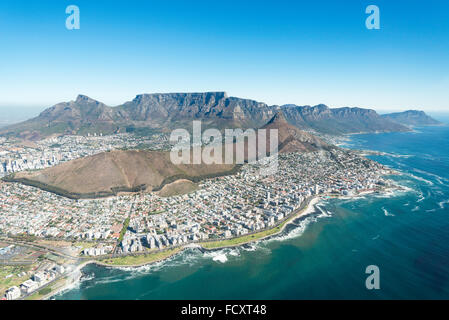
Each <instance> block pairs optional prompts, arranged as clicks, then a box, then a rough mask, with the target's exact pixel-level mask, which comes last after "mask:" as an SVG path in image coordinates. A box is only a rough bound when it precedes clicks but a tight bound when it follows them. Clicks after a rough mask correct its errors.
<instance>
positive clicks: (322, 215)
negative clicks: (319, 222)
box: [315, 205, 331, 218]
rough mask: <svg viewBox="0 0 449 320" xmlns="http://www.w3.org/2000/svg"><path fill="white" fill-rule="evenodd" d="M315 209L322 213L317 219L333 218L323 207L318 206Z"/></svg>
mask: <svg viewBox="0 0 449 320" xmlns="http://www.w3.org/2000/svg"><path fill="white" fill-rule="evenodd" d="M315 207H316V208H317V209H318V210H319V211H320V212H321V214H319V215H318V217H317V218H322V217H330V216H331V213H330V212H329V211H327V210H326V209H323V208H322V207H321V206H319V205H316V206H315Z"/></svg>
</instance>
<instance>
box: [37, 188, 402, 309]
mask: <svg viewBox="0 0 449 320" xmlns="http://www.w3.org/2000/svg"><path fill="white" fill-rule="evenodd" d="M391 189H402V188H400V186H397V185H394V186H393V187H390V188H388V189H386V190H382V191H385V192H387V190H388V191H389V190H391ZM377 192H379V191H378V190H377V191H375V190H367V191H362V192H360V193H357V194H354V195H350V196H343V195H327V194H323V195H318V196H313V197H311V198H310V199H308V200H307V201H308V203H307V205H306V206H305V207H302V208H298V209H296V210H295V211H296V212H294V213H293V214H291V215H290V216H288V217H287V218H286V219H285V220H284V221H282V222H281V223H280V224H278V225H276V226H275V227H273V228H270V229H267V230H263V231H260V232H257V233H254V234H251V235H246V236H241V237H237V238H231V239H225V240H218V241H216V242H215V241H213V242H201V243H197V244H196V243H190V244H186V245H184V246H182V247H177V248H173V249H167V250H164V251H159V252H152V253H147V254H141V255H138V256H125V257H118V258H113V259H120V258H122V259H127V260H128V261H129V259H130V258H131V259H133V258H136V259H137V260H139V258H140V259H142V260H143V261H142V262H140V261H139V262H138V263H129V264H113V263H106V262H103V261H101V260H94V259H91V260H87V261H84V262H82V263H81V264H79V265H77V266H76V268H75V269H74V270H73V271H72V272H71V273H70V274H68V275H67V276H65V277H64V278H66V280H68V279H70V278H71V277H73V276H75V278H73V280H72V281H71V282H70V283H66V284H65V285H63V286H61V287H60V288H58V289H57V290H56V291H55V292H52V293H50V294H48V295H47V296H45V297H41V298H40V299H39V300H48V299H51V298H52V297H54V296H56V295H58V294H60V293H61V292H63V291H65V290H67V289H69V288H70V286H72V285H74V284H75V283H77V282H79V281H80V279H81V276H82V271H81V270H82V269H83V268H84V267H85V266H87V265H89V264H96V265H98V266H101V267H106V268H118V269H120V268H130V269H132V268H140V267H143V266H147V265H152V264H155V263H159V262H162V261H165V260H167V259H169V258H172V257H174V256H175V255H177V254H180V253H182V252H183V251H185V250H186V249H189V248H199V249H201V250H203V251H204V252H213V251H218V250H222V249H226V248H235V247H240V246H243V245H246V244H249V243H253V242H258V241H264V240H268V239H270V238H272V237H274V236H276V235H279V234H281V233H282V232H283V231H284V230H285V228H286V227H287V226H288V225H289V224H291V223H292V222H293V221H295V220H296V219H298V218H301V217H305V216H307V215H309V214H311V213H313V212H315V210H314V208H315V206H316V205H317V204H319V203H320V201H321V200H323V198H324V197H329V198H336V199H348V198H349V199H351V198H354V199H355V198H357V197H360V196H365V195H369V194H374V193H377ZM258 235H259V236H258ZM238 240H241V241H238ZM233 241H235V242H236V243H232V242H233ZM228 242H231V243H230V244H228ZM207 244H209V246H208V245H207ZM210 244H212V245H210ZM214 244H218V245H216V246H215V245H214ZM106 259H108V258H106ZM106 259H103V260H106Z"/></svg>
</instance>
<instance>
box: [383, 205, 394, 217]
mask: <svg viewBox="0 0 449 320" xmlns="http://www.w3.org/2000/svg"><path fill="white" fill-rule="evenodd" d="M382 211H383V212H384V214H385V216H387V217H388V216H390V217H394V214H392V213H390V212H388V210H387V209H385V207H382Z"/></svg>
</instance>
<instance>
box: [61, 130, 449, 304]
mask: <svg viewBox="0 0 449 320" xmlns="http://www.w3.org/2000/svg"><path fill="white" fill-rule="evenodd" d="M346 146H347V147H350V148H356V149H369V150H377V151H383V152H386V153H387V154H386V155H383V156H373V157H371V158H372V159H374V160H376V161H379V162H381V163H383V164H385V165H388V166H390V167H392V168H395V169H398V170H400V171H401V172H403V173H404V174H403V175H401V176H395V177H394V179H395V180H396V181H397V182H398V183H399V184H401V185H403V186H405V187H407V191H405V192H393V193H390V194H385V195H367V196H364V197H360V198H356V199H346V200H344V199H338V200H337V199H333V200H326V201H325V202H322V203H321V204H320V205H319V208H318V209H319V210H317V212H315V213H314V214H312V215H311V216H309V217H307V218H303V219H301V220H300V221H297V223H296V224H295V225H291V226H290V227H289V228H288V229H289V230H288V232H286V234H284V235H282V236H279V237H276V238H274V239H271V240H267V241H262V242H259V243H256V244H254V245H251V246H247V247H244V248H236V249H225V250H220V251H216V252H208V253H202V252H200V251H199V250H197V249H189V251H186V252H184V253H182V254H180V255H178V256H175V257H173V258H171V259H169V260H167V261H165V262H162V263H159V264H155V265H151V266H146V267H142V268H139V269H128V270H126V269H124V270H118V269H110V268H103V267H97V266H94V265H89V266H87V267H85V268H84V269H83V277H82V280H81V281H80V282H79V283H78V284H77V285H75V286H74V287H73V288H71V289H70V290H67V291H65V292H64V293H62V294H60V295H58V296H56V297H55V298H56V299H418V298H419V299H449V126H442V127H424V128H416V130H415V132H411V133H386V134H367V135H355V136H352V138H351V141H350V142H349V143H347V145H346ZM368 265H377V266H378V267H379V270H380V289H379V290H368V289H366V287H365V279H366V277H367V276H368V275H367V274H365V269H366V267H367V266H368Z"/></svg>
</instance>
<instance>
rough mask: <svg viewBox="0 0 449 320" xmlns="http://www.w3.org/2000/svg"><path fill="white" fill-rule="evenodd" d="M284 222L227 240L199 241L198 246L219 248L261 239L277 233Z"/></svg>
mask: <svg viewBox="0 0 449 320" xmlns="http://www.w3.org/2000/svg"><path fill="white" fill-rule="evenodd" d="M285 223H286V221H285V222H282V223H281V224H280V225H278V226H277V227H274V228H273V229H269V230H264V231H261V232H257V233H253V234H249V235H246V236H241V237H238V238H232V239H228V240H219V241H211V242H203V243H200V246H202V247H203V248H205V249H216V248H221V247H231V246H238V245H241V244H244V243H248V242H253V241H257V240H259V239H262V238H265V237H268V236H271V235H273V234H275V233H278V232H279V231H281V228H282V226H283V225H284V224H285Z"/></svg>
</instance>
